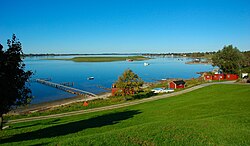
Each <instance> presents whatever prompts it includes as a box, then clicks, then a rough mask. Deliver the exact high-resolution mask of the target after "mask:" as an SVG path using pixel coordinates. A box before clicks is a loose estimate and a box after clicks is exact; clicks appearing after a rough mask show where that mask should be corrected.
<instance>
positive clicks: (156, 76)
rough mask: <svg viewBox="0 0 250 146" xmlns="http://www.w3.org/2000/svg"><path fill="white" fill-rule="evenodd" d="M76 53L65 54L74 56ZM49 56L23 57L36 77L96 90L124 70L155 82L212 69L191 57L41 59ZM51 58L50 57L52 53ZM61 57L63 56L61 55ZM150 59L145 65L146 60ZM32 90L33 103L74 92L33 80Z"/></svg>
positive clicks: (106, 84) (186, 77)
mask: <svg viewBox="0 0 250 146" xmlns="http://www.w3.org/2000/svg"><path fill="white" fill-rule="evenodd" d="M71 57H73V56H66V58H71ZM44 58H46V57H27V58H25V59H24V63H25V64H26V69H27V70H32V71H33V72H34V73H35V75H34V76H33V78H51V79H52V82H56V83H62V82H74V87H75V88H78V89H82V90H85V91H89V92H92V93H95V94H98V93H102V92H105V90H104V89H100V88H98V86H103V87H106V88H110V87H111V85H112V83H114V82H115V81H116V80H117V78H118V76H120V75H121V74H122V73H123V72H124V70H126V69H131V70H133V72H135V73H136V74H138V75H139V76H140V77H141V78H142V79H143V80H144V81H146V82H155V81H156V80H160V79H163V78H183V79H189V78H192V77H198V76H199V75H198V74H196V72H201V71H210V70H212V69H213V67H212V66H211V65H197V64H196V65H190V64H185V62H186V61H190V59H188V58H172V57H168V58H154V59H150V60H147V61H135V62H127V61H119V62H101V63H85V62H81V63H76V62H73V61H59V60H42V59H44ZM49 58H51V57H49ZM58 58H62V57H61V56H60V57H58ZM144 62H148V63H150V65H149V66H144V65H143V63H144ZM90 76H93V77H95V79H94V80H87V78H88V77H90ZM31 90H32V94H33V96H35V98H34V99H33V101H32V103H40V102H46V101H52V100H58V99H62V98H66V97H73V96H75V95H73V94H70V93H67V92H63V91H61V90H58V89H55V88H52V87H49V86H46V85H41V84H39V83H35V82H32V83H31Z"/></svg>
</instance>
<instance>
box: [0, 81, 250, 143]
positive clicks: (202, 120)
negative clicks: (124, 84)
mask: <svg viewBox="0 0 250 146" xmlns="http://www.w3.org/2000/svg"><path fill="white" fill-rule="evenodd" d="M0 145H108V146H109V145H119V146H121V145H250V86H249V85H212V86H208V87H204V88H202V89H199V90H196V91H193V92H190V93H187V94H183V95H181V96H175V97H170V98H167V99H162V100H157V101H153V102H148V103H143V104H140V105H136V106H131V107H126V108H122V109H116V110H109V111H104V112H97V113H90V114H84V115H78V116H72V117H65V118H59V119H50V120H41V121H35V122H28V123H19V124H13V125H11V127H10V128H9V129H6V130H3V131H0Z"/></svg>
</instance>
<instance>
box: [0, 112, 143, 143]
mask: <svg viewBox="0 0 250 146" xmlns="http://www.w3.org/2000/svg"><path fill="white" fill-rule="evenodd" d="M140 113H141V112H140V111H138V110H130V111H123V112H116V113H110V114H105V115H101V116H97V117H93V118H90V119H86V120H81V121H76V122H71V123H66V124H61V125H56V126H52V127H47V128H44V129H39V130H36V131H32V132H27V133H22V134H16V135H13V136H12V137H9V138H6V139H1V140H0V144H4V143H8V142H19V141H26V140H35V139H42V138H51V137H56V136H63V135H67V134H72V133H76V132H79V131H82V130H85V129H88V128H97V127H102V126H107V125H114V124H117V123H119V122H120V121H122V120H126V119H129V118H132V117H134V115H137V114H140Z"/></svg>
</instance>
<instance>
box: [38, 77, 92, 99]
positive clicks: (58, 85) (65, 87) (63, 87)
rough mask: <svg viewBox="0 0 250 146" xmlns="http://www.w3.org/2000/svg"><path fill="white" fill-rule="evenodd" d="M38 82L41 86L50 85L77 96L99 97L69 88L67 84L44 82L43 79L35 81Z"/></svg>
mask: <svg viewBox="0 0 250 146" xmlns="http://www.w3.org/2000/svg"><path fill="white" fill-rule="evenodd" d="M35 81H36V82H38V83H40V84H44V85H48V86H51V87H54V88H57V89H60V90H63V91H66V92H69V93H71V94H76V95H88V96H94V97H95V96H97V95H95V94H94V93H91V92H87V91H83V90H80V89H76V88H73V87H69V86H65V84H64V85H63V84H58V83H53V82H51V81H48V80H43V79H35Z"/></svg>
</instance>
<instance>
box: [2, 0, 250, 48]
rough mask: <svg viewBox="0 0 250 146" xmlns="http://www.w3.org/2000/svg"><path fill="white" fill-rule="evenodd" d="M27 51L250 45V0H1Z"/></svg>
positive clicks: (5, 33)
mask: <svg viewBox="0 0 250 146" xmlns="http://www.w3.org/2000/svg"><path fill="white" fill-rule="evenodd" d="M0 4H1V9H0V43H1V44H3V45H6V40H7V39H8V38H11V35H12V34H13V33H15V34H16V35H17V37H18V38H19V39H20V41H21V42H22V45H23V51H24V53H110V52H115V53H131V52H152V53H161V52H165V53H168V52H196V51H201V52H205V51H217V50H219V49H222V48H223V46H224V45H229V44H233V45H234V46H236V47H238V48H239V49H240V50H241V51H246V50H250V1H249V0H189V1H188V0H171V1H168V0H77V1H74V0H23V1H20V0H0Z"/></svg>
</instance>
